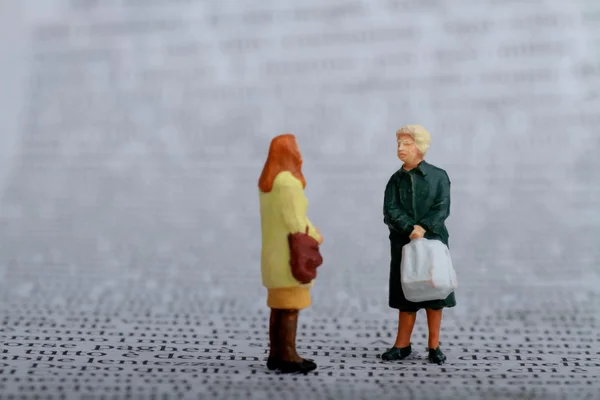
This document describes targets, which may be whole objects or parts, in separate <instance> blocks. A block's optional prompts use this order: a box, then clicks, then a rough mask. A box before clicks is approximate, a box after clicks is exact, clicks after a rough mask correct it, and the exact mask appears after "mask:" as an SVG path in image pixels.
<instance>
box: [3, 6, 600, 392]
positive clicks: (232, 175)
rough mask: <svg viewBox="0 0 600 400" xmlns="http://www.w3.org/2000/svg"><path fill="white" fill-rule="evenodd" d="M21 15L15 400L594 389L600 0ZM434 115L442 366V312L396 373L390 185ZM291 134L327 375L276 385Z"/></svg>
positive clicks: (9, 385)
mask: <svg viewBox="0 0 600 400" xmlns="http://www.w3.org/2000/svg"><path fill="white" fill-rule="evenodd" d="M1 7H2V8H1V12H0V22H2V23H1V24H0V26H1V29H2V35H0V57H1V58H0V59H1V60H2V62H1V63H0V86H1V88H2V96H0V132H1V133H0V163H1V164H0V188H1V189H0V190H1V192H0V315H1V316H2V318H3V323H2V326H1V329H2V331H1V332H0V333H1V336H0V337H1V341H0V346H1V347H0V353H1V356H2V359H1V360H0V393H2V394H3V395H4V394H5V395H7V396H8V395H10V394H15V395H26V396H30V397H31V396H33V395H34V394H49V395H56V396H57V397H59V395H60V394H65V395H67V396H72V397H74V398H79V396H81V395H83V394H88V395H96V396H99V395H100V394H102V393H103V394H107V396H109V397H110V396H113V397H115V398H126V397H127V395H131V396H130V397H132V398H147V397H149V396H150V395H151V394H153V393H156V394H157V395H158V394H163V393H164V394H167V395H170V396H171V397H177V396H180V397H182V398H210V399H217V398H223V399H225V398H227V399H229V398H240V397H243V398H248V399H250V398H257V399H259V398H265V397H269V396H271V397H272V396H275V393H277V396H278V398H333V399H337V398H367V399H372V398H381V399H383V398H398V397H402V398H403V399H404V398H407V399H408V398H415V399H417V398H426V399H435V398H450V399H453V398H469V396H471V397H475V398H519V397H521V398H543V399H549V398H560V397H561V394H565V397H566V398H569V399H573V398H583V397H584V396H585V395H589V397H588V398H594V396H595V395H596V393H597V392H598V389H599V388H600V386H599V384H598V382H600V379H598V377H599V375H600V373H599V372H598V371H599V370H600V369H599V368H600V353H599V352H600V349H599V342H600V327H599V326H598V308H599V306H600V298H599V292H598V287H599V286H600V272H599V270H600V265H599V264H600V263H599V261H600V247H599V246H598V237H600V212H599V211H598V204H599V201H600V186H599V184H598V182H600V161H599V160H600V158H598V156H597V154H598V150H599V148H600V138H599V136H598V135H597V132H596V131H597V126H598V124H599V123H600V119H599V114H598V110H600V64H599V63H598V60H599V59H600V54H599V52H600V28H599V25H598V21H600V6H599V5H598V4H597V2H596V1H592V0H590V1H580V2H558V1H556V2H544V1H541V0H540V1H535V0H528V1H499V0H486V1H483V2H482V1H460V2H445V1H441V0H437V1H436V0H427V1H423V0H419V1H417V0H395V1H381V2H371V1H366V0H364V1H350V2H338V1H333V0H331V1H329V0H328V1H313V2H308V3H307V2H303V3H302V4H301V5H300V4H297V2H292V1H263V2H256V3H254V2H252V3H250V2H239V1H238V2H234V1H219V2H200V1H184V0H178V1H172V2H166V1H164V2H161V1H154V0H152V1H150V0H144V1H141V0H106V1H102V2H100V1H94V0H71V1H66V0H65V1H58V0H56V1H46V2H35V1H33V0H30V1H20V2H3V3H2V6H1ZM7 32H8V33H9V34H7ZM413 123H418V124H421V125H423V126H425V127H426V128H427V129H428V130H429V131H430V132H431V133H432V143H431V147H430V150H429V152H428V153H427V160H428V162H430V163H431V164H433V165H437V166H440V167H442V168H444V169H445V170H446V171H447V172H448V174H449V176H450V179H451V181H452V208H451V216H450V218H449V219H448V221H447V224H448V228H449V232H450V250H451V252H452V256H453V263H454V267H455V269H456V271H457V275H458V280H459V282H460V290H459V291H457V294H456V297H457V303H458V305H457V307H455V308H453V309H450V310H446V311H445V312H444V317H443V322H442V336H441V345H442V349H443V350H444V351H445V352H446V354H447V356H448V364H447V365H446V366H443V367H439V366H433V365H428V364H426V362H425V358H424V357H425V352H424V348H425V347H426V345H427V335H426V333H427V327H426V319H425V314H424V313H423V314H422V315H421V314H419V316H418V320H417V321H418V322H417V327H416V328H415V333H414V337H413V346H414V348H415V350H416V354H415V355H414V358H411V359H410V360H407V361H405V362H403V363H382V362H381V361H380V360H379V359H378V358H376V355H377V354H380V353H381V352H383V351H384V350H385V349H387V348H388V347H389V346H391V345H392V344H393V342H394V339H395V331H396V326H397V314H396V313H395V311H394V310H391V309H389V308H388V307H387V287H388V281H387V279H388V274H389V256H390V252H389V244H388V239H387V231H386V227H385V225H384V224H383V216H382V214H381V207H382V201H383V191H384V188H385V183H386V182H387V180H388V178H389V177H390V175H391V174H392V173H393V172H394V171H395V170H396V169H397V168H399V166H400V165H399V161H398V159H397V158H396V155H395V153H396V149H395V131H396V130H397V129H398V128H399V127H401V126H402V125H405V124H413ZM284 132H292V133H294V134H296V136H297V138H298V142H299V145H300V149H301V151H302V153H303V158H304V173H305V176H306V179H307V182H308V186H307V188H306V194H307V197H308V199H309V202H310V205H309V211H308V212H309V218H310V219H311V221H312V222H313V223H314V224H315V226H317V227H318V228H320V230H321V232H322V234H323V236H324V239H325V242H324V244H323V246H322V251H323V257H324V264H323V266H322V267H321V268H319V276H318V280H317V284H316V285H315V287H314V289H313V291H312V294H313V305H312V306H311V307H310V308H309V309H307V310H305V311H303V312H301V315H300V325H299V328H298V335H299V336H298V345H299V351H300V352H301V354H304V355H306V356H308V357H310V358H313V359H315V361H316V362H317V364H318V365H319V369H318V375H316V376H315V375H314V374H313V375H310V376H307V377H303V376H300V377H289V376H286V377H283V376H279V375H276V374H273V373H270V372H268V371H267V370H266V368H265V367H264V364H265V358H266V352H267V345H268V342H267V340H268V334H267V324H268V309H267V307H266V304H265V303H266V293H265V291H264V289H263V288H262V286H261V282H260V224H259V216H258V212H259V211H258V198H257V187H256V182H257V179H258V176H259V174H260V170H261V168H262V165H263V163H264V159H265V157H266V153H267V150H268V145H269V141H270V139H271V138H272V137H273V136H275V135H277V134H280V133H284ZM69 338H72V339H69ZM152 341H154V342H152ZM61 346H62V347H61ZM127 346H132V348H129V347H127ZM139 346H147V348H146V347H145V348H140V347H139ZM151 346H155V347H151ZM160 346H165V348H164V349H163V348H160ZM55 352H56V353H55ZM64 352H66V353H64ZM38 357H39V359H38ZM46 357H54V358H52V359H48V358H46ZM61 360H62V361H61ZM69 360H70V361H69ZM184 363H185V364H184ZM566 394H568V396H567V395H566ZM527 396H529V397H527Z"/></svg>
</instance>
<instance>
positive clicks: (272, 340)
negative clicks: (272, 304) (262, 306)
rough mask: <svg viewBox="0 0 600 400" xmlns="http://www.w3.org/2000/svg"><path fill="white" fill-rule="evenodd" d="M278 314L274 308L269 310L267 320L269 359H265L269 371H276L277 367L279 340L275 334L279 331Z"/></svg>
mask: <svg viewBox="0 0 600 400" xmlns="http://www.w3.org/2000/svg"><path fill="white" fill-rule="evenodd" d="M279 314H280V312H279V310H278V309H276V308H272V309H271V316H270V318H269V358H268V359H267V368H269V369H270V370H274V369H277V367H278V366H279V359H280V355H279V347H280V344H279V340H278V338H277V332H278V330H279V320H280V319H281V318H280V315H279Z"/></svg>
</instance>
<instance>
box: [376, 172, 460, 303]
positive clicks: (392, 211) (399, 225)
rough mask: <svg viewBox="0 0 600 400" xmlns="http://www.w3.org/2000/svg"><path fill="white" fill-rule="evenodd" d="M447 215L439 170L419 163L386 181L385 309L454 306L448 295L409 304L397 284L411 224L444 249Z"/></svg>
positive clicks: (446, 189)
mask: <svg viewBox="0 0 600 400" xmlns="http://www.w3.org/2000/svg"><path fill="white" fill-rule="evenodd" d="M449 215H450V178H448V174H447V173H446V171H444V170H443V169H441V168H438V167H436V166H434V165H431V164H429V163H427V162H425V161H422V162H421V163H420V164H419V165H418V166H417V167H415V168H414V169H412V170H410V171H406V170H405V169H403V168H400V169H399V170H398V171H396V173H394V175H392V177H391V178H390V180H389V182H388V184H387V186H386V188H385V197H384V201H383V221H384V222H385V224H386V225H387V226H388V228H389V229H390V236H389V238H390V247H391V258H392V260H391V263H390V292H389V306H390V307H392V308H396V309H398V310H400V311H417V310H419V309H420V308H433V309H439V308H444V307H454V306H455V305H456V299H455V297H454V293H451V294H450V295H449V296H448V297H447V298H446V299H444V300H432V301H424V302H420V303H413V302H410V301H408V300H406V298H405V297H404V293H402V285H401V283H400V264H401V262H402V247H403V246H404V245H405V244H407V243H409V242H410V239H409V235H410V233H411V232H412V231H413V229H414V227H413V225H420V226H422V227H423V229H425V231H426V232H425V238H426V239H437V240H440V241H442V242H443V243H444V244H446V245H447V246H448V236H449V235H448V230H447V229H446V224H445V220H446V218H448V216H449Z"/></svg>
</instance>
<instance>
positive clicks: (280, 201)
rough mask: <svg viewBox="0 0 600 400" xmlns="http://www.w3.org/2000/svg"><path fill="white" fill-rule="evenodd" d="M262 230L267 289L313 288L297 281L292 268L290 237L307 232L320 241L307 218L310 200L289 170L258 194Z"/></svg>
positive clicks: (262, 258) (263, 271) (263, 278)
mask: <svg viewBox="0 0 600 400" xmlns="http://www.w3.org/2000/svg"><path fill="white" fill-rule="evenodd" d="M259 201H260V217H261V230H262V252H261V272H262V282H263V285H264V286H265V287H266V288H268V289H276V288H291V287H311V286H312V285H313V283H314V281H312V282H310V283H308V284H305V285H304V284H302V283H300V282H298V281H297V280H296V279H295V278H294V276H293V275H292V270H291V267H290V249H289V245H288V234H289V233H296V232H305V231H306V226H307V225H308V229H309V231H308V234H309V236H311V237H312V238H314V239H316V240H318V241H320V240H321V238H320V236H319V234H318V233H317V231H316V229H315V227H314V226H313V224H312V223H311V222H310V221H309V219H308V218H307V217H306V209H307V208H308V200H307V199H306V196H305V195H304V188H303V187H302V182H301V181H300V180H299V179H298V178H296V177H295V176H294V175H292V173H291V172H289V171H283V172H280V173H279V174H277V176H276V177H275V180H274V182H273V188H272V190H271V191H270V192H268V193H264V192H261V191H259Z"/></svg>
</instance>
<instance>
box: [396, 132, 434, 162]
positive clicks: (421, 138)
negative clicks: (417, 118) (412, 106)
mask: <svg viewBox="0 0 600 400" xmlns="http://www.w3.org/2000/svg"><path fill="white" fill-rule="evenodd" d="M400 135H410V136H412V138H413V139H414V141H415V146H417V149H418V150H419V151H420V152H421V154H423V155H425V153H427V149H429V143H431V134H430V133H429V132H427V129H425V128H423V127H422V126H421V125H406V126H403V127H402V128H400V129H398V131H397V132H396V137H398V136H400Z"/></svg>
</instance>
